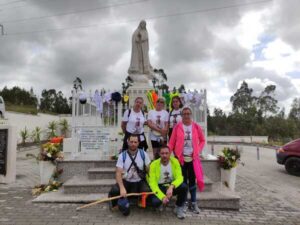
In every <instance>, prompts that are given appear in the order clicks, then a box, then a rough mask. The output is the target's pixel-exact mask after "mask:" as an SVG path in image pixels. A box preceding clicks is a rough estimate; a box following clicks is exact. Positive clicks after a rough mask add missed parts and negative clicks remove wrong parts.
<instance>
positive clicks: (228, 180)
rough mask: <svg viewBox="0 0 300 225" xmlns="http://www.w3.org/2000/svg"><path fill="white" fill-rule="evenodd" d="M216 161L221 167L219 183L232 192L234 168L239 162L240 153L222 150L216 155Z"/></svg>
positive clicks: (234, 177) (233, 150)
mask: <svg viewBox="0 0 300 225" xmlns="http://www.w3.org/2000/svg"><path fill="white" fill-rule="evenodd" d="M218 160H219V165H220V167H221V182H222V183H223V184H224V185H225V186H226V187H228V188H229V189H230V190H232V191H234V189H235V180H236V168H237V166H238V164H239V163H240V160H241V152H240V151H239V150H238V149H232V148H224V149H223V150H222V151H221V152H220V154H219V155H218Z"/></svg>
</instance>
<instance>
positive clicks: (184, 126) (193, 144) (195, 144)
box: [169, 107, 205, 214]
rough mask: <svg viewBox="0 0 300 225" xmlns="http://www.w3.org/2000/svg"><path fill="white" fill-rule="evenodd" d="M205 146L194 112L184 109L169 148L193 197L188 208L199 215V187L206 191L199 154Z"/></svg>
mask: <svg viewBox="0 0 300 225" xmlns="http://www.w3.org/2000/svg"><path fill="white" fill-rule="evenodd" d="M204 145H205V138H204V135H203V132H202V129H201V126H200V125H198V124H197V123H195V122H193V120H192V110H191V109H190V108H189V107H184V108H183V109H182V122H180V123H178V124H177V125H176V126H175V127H174V128H173V132H172V135H171V138H170V141H169V148H170V150H171V151H173V152H174V155H175V156H176V158H178V160H179V162H180V165H181V168H182V174H183V177H184V182H185V183H186V184H188V186H189V191H190V195H191V204H190V205H187V206H188V208H189V209H190V210H191V211H193V212H194V213H197V214H199V213H200V210H199V208H198V206H197V201H196V193H197V186H196V181H197V185H198V188H199V190H200V191H203V189H204V179H203V170H202V165H201V161H200V156H199V154H200V153H201V151H202V149H203V147H204Z"/></svg>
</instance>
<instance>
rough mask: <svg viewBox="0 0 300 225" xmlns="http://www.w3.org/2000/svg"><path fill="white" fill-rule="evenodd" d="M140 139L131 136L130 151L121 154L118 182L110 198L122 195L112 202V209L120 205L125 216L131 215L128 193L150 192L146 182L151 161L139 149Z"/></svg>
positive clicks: (118, 165) (118, 163)
mask: <svg viewBox="0 0 300 225" xmlns="http://www.w3.org/2000/svg"><path fill="white" fill-rule="evenodd" d="M138 138H139V137H138V136H137V135H134V134H131V135H130V136H129V138H128V141H127V143H128V150H126V151H123V152H121V153H120V154H119V158H118V161H117V165H116V167H117V168H116V181H117V184H115V185H114V186H113V187H112V189H111V190H110V192H109V194H108V196H109V197H114V196H117V195H121V196H122V198H120V199H119V200H113V201H111V202H110V208H114V207H115V206H116V205H118V207H119V210H120V211H121V212H122V214H123V215H124V216H128V215H129V213H130V208H129V201H128V199H127V198H126V195H127V193H140V192H148V191H150V188H149V186H148V185H147V183H146V181H145V176H146V171H148V170H149V164H150V159H149V156H148V154H147V153H146V152H145V151H144V150H143V149H138V146H139V139H138Z"/></svg>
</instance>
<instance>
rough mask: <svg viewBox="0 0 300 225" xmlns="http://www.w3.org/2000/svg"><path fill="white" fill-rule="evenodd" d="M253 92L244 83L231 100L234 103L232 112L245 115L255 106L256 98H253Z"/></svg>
mask: <svg viewBox="0 0 300 225" xmlns="http://www.w3.org/2000/svg"><path fill="white" fill-rule="evenodd" d="M252 92H253V90H252V89H251V88H249V87H248V84H247V83H246V82H245V81H243V83H242V84H241V86H240V88H239V89H238V90H237V91H236V92H235V93H234V95H233V96H231V98H230V102H231V103H232V111H233V112H234V113H235V112H238V113H241V114H245V113H247V112H248V110H249V109H250V108H252V107H253V105H254V100H255V98H254V97H253V96H252Z"/></svg>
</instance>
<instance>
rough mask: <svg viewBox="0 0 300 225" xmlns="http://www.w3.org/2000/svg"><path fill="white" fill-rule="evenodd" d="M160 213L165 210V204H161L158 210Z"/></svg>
mask: <svg viewBox="0 0 300 225" xmlns="http://www.w3.org/2000/svg"><path fill="white" fill-rule="evenodd" d="M157 210H158V212H162V211H164V210H165V206H164V205H163V204H161V205H160V206H159V207H158V208H157Z"/></svg>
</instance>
